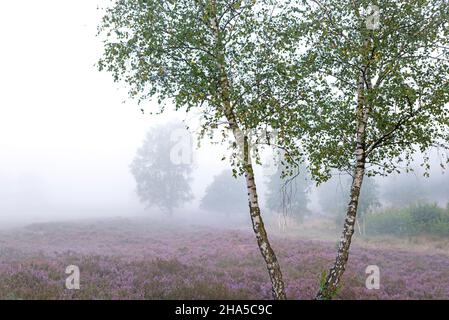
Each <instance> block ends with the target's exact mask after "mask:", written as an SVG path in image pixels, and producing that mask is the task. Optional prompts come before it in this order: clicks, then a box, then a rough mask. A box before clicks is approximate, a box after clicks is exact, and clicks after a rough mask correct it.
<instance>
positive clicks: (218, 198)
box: [200, 170, 248, 216]
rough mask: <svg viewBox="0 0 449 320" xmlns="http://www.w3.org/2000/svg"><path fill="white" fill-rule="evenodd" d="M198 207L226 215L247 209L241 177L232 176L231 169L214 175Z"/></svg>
mask: <svg viewBox="0 0 449 320" xmlns="http://www.w3.org/2000/svg"><path fill="white" fill-rule="evenodd" d="M200 208H201V209H204V210H208V211H214V212H219V213H223V214H225V215H227V216H229V215H231V214H236V213H242V212H245V211H246V210H248V200H247V197H246V195H245V184H244V181H243V178H242V177H240V176H239V177H237V178H235V177H233V175H232V172H231V170H224V171H223V172H221V173H220V174H219V175H216V176H215V177H214V180H213V181H212V183H211V184H210V185H209V186H208V187H207V189H206V194H205V195H204V197H203V198H202V199H201V204H200Z"/></svg>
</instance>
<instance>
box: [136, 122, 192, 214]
mask: <svg viewBox="0 0 449 320" xmlns="http://www.w3.org/2000/svg"><path fill="white" fill-rule="evenodd" d="M182 129H184V132H185V134H186V135H188V132H187V130H185V128H183V126H182V125H179V124H176V123H171V124H168V125H161V126H158V127H154V128H152V129H151V130H150V131H149V132H148V134H147V136H146V138H145V141H144V142H143V145H142V147H141V148H140V149H139V150H138V151H137V154H136V157H135V158H134V160H133V162H132V164H131V166H130V167H131V173H132V174H133V176H134V178H135V180H136V183H137V195H138V196H139V198H140V200H141V201H142V202H144V203H146V204H147V205H148V207H152V206H155V207H158V208H160V209H162V210H164V211H165V212H167V213H168V214H172V213H173V210H174V209H176V208H178V207H180V206H182V205H183V204H185V203H186V202H188V201H190V200H191V199H192V198H193V194H192V191H191V187H190V181H191V173H192V165H191V163H183V162H182V161H176V163H175V161H173V160H174V159H173V158H172V157H171V155H172V150H173V147H174V145H175V144H176V141H173V139H172V133H173V132H175V131H176V130H182Z"/></svg>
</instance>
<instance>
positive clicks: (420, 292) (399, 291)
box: [0, 219, 449, 299]
mask: <svg viewBox="0 0 449 320" xmlns="http://www.w3.org/2000/svg"><path fill="white" fill-rule="evenodd" d="M269 228H270V234H272V237H271V238H272V244H273V246H274V249H275V250H276V252H277V254H278V257H279V260H280V263H281V266H282V268H283V272H284V277H285V282H286V285H287V294H288V297H289V298H291V299H312V298H313V297H314V294H315V293H316V291H317V289H318V286H319V280H320V277H321V274H322V273H323V272H324V271H326V270H327V269H328V268H329V266H330V265H331V264H332V262H333V259H334V258H335V252H336V244H337V240H338V236H339V235H338V230H337V228H336V227H335V226H333V224H332V223H331V222H326V221H322V220H320V221H309V222H307V223H305V224H304V225H302V226H294V225H292V224H289V227H288V228H287V230H285V231H282V232H281V231H280V230H279V229H278V228H277V226H276V225H275V224H274V222H273V223H271V224H270V223H269ZM424 240H426V241H425V242H424ZM446 243H447V242H445V240H435V239H415V240H413V239H396V238H394V239H393V238H391V239H390V238H363V237H360V236H357V237H356V239H355V241H354V246H353V247H352V250H351V257H350V261H349V264H348V270H347V272H346V273H345V276H344V281H343V287H342V290H341V292H340V294H339V296H338V298H341V299H449V267H448V266H449V253H448V249H447V248H448V247H447V246H446ZM72 264H74V265H77V266H79V268H80V270H81V289H80V290H67V289H65V286H64V284H65V279H66V277H67V275H66V274H65V268H66V266H68V265H72ZM368 265H377V266H379V268H380V272H381V274H380V281H381V287H380V289H379V290H368V289H366V288H365V280H366V274H365V268H366V267H367V266H368ZM0 298H1V299H181V298H183V299H221V298H223V299H240V298H248V299H270V298H271V294H270V283H269V279H268V275H267V273H266V270H265V266H264V263H263V260H262V258H261V256H260V253H259V251H258V249H257V246H256V243H255V240H254V236H253V234H252V231H251V230H250V229H249V228H238V229H225V230H222V229H217V228H210V227H206V226H198V225H189V224H186V223H184V224H182V225H175V224H174V223H171V224H161V223H160V222H156V221H153V220H150V219H109V220H96V221H95V220H91V221H83V222H72V223H51V224H35V225H31V226H28V227H25V228H17V229H14V230H9V231H1V232H0Z"/></svg>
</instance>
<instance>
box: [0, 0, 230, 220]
mask: <svg viewBox="0 0 449 320" xmlns="http://www.w3.org/2000/svg"><path fill="white" fill-rule="evenodd" d="M105 3H109V1H100V0H77V1H62V0H43V1H31V0H24V1H2V2H1V3H0V39H1V40H0V41H1V50H0V180H2V181H0V199H2V203H0V221H1V220H2V219H1V218H2V217H3V219H5V217H7V215H8V209H6V208H5V203H9V204H10V205H12V206H22V205H24V204H25V203H24V202H26V201H27V200H25V199H20V197H19V198H17V197H16V198H15V197H14V194H16V195H17V194H19V193H20V191H21V190H17V189H23V188H24V186H23V181H27V180H28V179H29V180H30V181H35V183H36V184H38V185H40V186H45V187H44V189H45V190H44V191H43V193H44V194H43V195H42V196H43V198H45V199H47V200H48V202H49V203H51V204H54V205H66V204H69V205H70V204H72V205H73V206H81V207H82V206H92V207H95V206H102V205H106V204H109V205H117V206H120V205H128V204H133V205H134V204H137V201H136V197H135V195H134V180H133V177H132V176H131V175H130V174H129V169H128V166H129V163H130V162H131V160H132V158H133V156H134V154H135V151H136V149H137V148H138V147H139V146H140V144H141V142H142V140H143V138H144V136H145V133H146V131H147V130H148V128H149V127H150V126H151V125H152V124H153V123H160V122H164V121H166V120H167V119H168V118H170V117H171V116H162V117H161V116H150V115H143V114H142V113H141V111H140V108H139V107H138V106H137V105H136V103H135V102H133V101H128V102H126V103H123V101H124V100H126V99H127V93H126V89H125V88H123V86H120V85H118V84H114V83H113V81H112V77H111V76H110V75H109V74H107V73H100V72H98V71H97V69H96V67H95V63H96V61H97V60H98V58H99V57H100V56H101V52H102V44H101V42H100V39H98V38H97V37H96V28H97V24H98V22H99V21H100V18H101V11H99V10H97V6H98V5H102V4H105ZM181 117H182V116H181ZM179 119H183V118H179ZM199 158H200V159H199V161H200V163H202V166H204V168H203V169H204V173H206V171H209V172H208V173H207V174H205V175H204V176H205V177H207V178H204V179H203V178H201V175H200V177H199V179H197V180H196V181H195V189H200V190H201V189H204V187H205V185H204V184H205V183H206V182H207V183H208V182H209V181H207V180H208V179H211V172H210V170H212V171H213V172H218V171H220V170H221V169H220V168H212V167H213V166H214V167H215V165H219V166H221V168H223V167H226V166H225V164H223V163H220V158H221V156H220V154H218V153H217V154H214V153H211V152H208V153H202V154H201V155H200V156H199ZM30 188H32V186H30ZM2 193H3V196H2ZM2 206H3V209H1V208H2ZM36 214H38V213H36Z"/></svg>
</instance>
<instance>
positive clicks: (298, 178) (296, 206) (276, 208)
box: [266, 165, 312, 222]
mask: <svg viewBox="0 0 449 320" xmlns="http://www.w3.org/2000/svg"><path fill="white" fill-rule="evenodd" d="M285 170H286V168H285V167H284V166H283V165H279V166H278V170H277V171H276V173H274V174H273V175H271V176H270V177H269V179H268V181H267V183H266V187H267V194H266V205H267V208H268V209H270V210H272V211H273V212H278V213H283V214H286V215H291V216H292V217H293V218H294V219H295V220H296V221H298V222H302V221H303V220H304V218H305V217H306V216H307V215H308V214H309V213H310V212H309V209H308V208H307V204H308V202H309V195H308V193H309V188H310V186H311V183H312V181H311V180H310V179H309V177H308V176H307V172H306V168H305V167H304V166H301V167H299V168H298V169H297V170H294V173H293V175H292V176H288V175H287V176H286V175H285Z"/></svg>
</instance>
